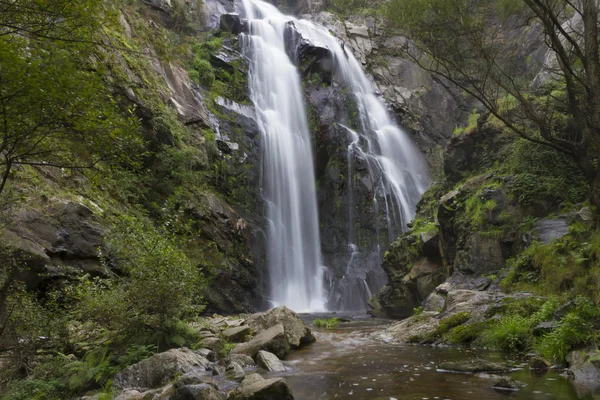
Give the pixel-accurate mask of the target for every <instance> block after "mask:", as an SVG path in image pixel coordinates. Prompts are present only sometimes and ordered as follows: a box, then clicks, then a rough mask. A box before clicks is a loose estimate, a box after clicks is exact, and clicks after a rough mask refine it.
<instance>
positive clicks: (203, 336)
mask: <svg viewBox="0 0 600 400" xmlns="http://www.w3.org/2000/svg"><path fill="white" fill-rule="evenodd" d="M198 337H199V338H200V339H206V338H213V337H216V335H215V334H214V333H213V332H212V331H200V332H198Z"/></svg>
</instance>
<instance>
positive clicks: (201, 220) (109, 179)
mask: <svg viewBox="0 0 600 400" xmlns="http://www.w3.org/2000/svg"><path fill="white" fill-rule="evenodd" d="M157 4H158V3H157ZM202 9H203V8H202V3H201V2H199V1H191V2H184V1H179V0H174V1H171V2H170V3H169V9H168V10H162V9H156V8H153V7H151V6H149V5H145V4H143V3H142V2H133V1H125V0H123V1H121V0H110V1H102V2H99V1H81V2H76V3H74V2H71V1H62V0H58V1H45V0H24V1H16V2H14V1H9V2H0V119H1V121H2V122H1V123H0V125H1V126H0V198H1V205H2V208H1V210H0V211H1V219H2V221H1V228H2V232H1V234H2V246H0V262H1V263H2V270H1V272H0V278H1V280H0V351H2V368H1V370H0V385H1V386H2V388H3V390H2V391H3V392H5V394H4V395H5V397H6V398H10V399H21V398H23V399H30V398H39V399H64V398H71V397H73V396H77V395H80V394H82V393H85V392H87V391H90V390H91V391H94V390H101V391H105V392H106V393H109V392H110V391H111V381H110V378H111V377H112V375H114V373H115V372H117V371H118V370H120V369H122V368H124V367H125V366H127V365H130V364H133V363H135V362H137V361H139V360H140V359H142V358H145V357H148V356H149V355H150V354H152V353H154V352H156V351H162V350H165V349H168V348H172V347H180V346H194V345H197V344H198V343H199V342H200V338H199V337H198V332H197V330H195V329H192V328H190V323H191V322H193V321H197V317H198V315H199V313H200V312H202V311H203V310H204V308H205V304H206V301H205V300H204V297H205V296H206V294H207V290H208V289H209V287H208V285H207V282H208V281H209V280H210V279H214V277H215V275H217V274H218V272H219V271H221V270H223V269H226V268H231V269H235V266H237V265H239V264H235V263H240V262H243V263H246V264H251V262H250V261H247V259H246V256H245V254H247V252H248V251H247V249H246V248H245V247H244V246H245V244H244V243H245V239H244V237H243V236H242V232H243V231H244V229H245V224H244V223H239V222H238V224H239V226H238V227H237V228H236V227H228V226H225V227H222V226H220V225H219V224H225V222H220V221H216V222H215V221H214V220H211V218H213V217H212V214H211V213H213V212H216V211H214V210H213V209H218V210H219V212H220V214H219V215H220V216H219V218H221V219H222V220H225V218H224V217H225V216H226V217H227V218H232V217H233V216H235V211H233V210H232V209H230V208H229V207H228V206H227V205H226V202H225V201H224V200H222V199H221V194H220V193H221V192H225V190H221V188H220V186H219V181H218V180H217V179H215V178H214V176H215V173H216V171H215V168H214V166H213V161H215V156H216V155H217V154H219V150H218V149H217V148H216V144H215V133H214V132H212V131H211V130H210V128H208V126H207V125H206V123H207V121H206V120H207V118H208V117H207V115H203V114H202V112H203V110H202V109H201V107H200V106H198V107H197V108H194V107H195V106H196V105H197V104H194V105H192V106H190V107H188V108H187V109H186V108H185V107H186V106H188V104H182V103H183V101H182V100H181V98H180V97H185V96H186V95H188V94H189V98H184V100H188V101H193V99H191V97H192V95H191V91H189V89H187V90H188V92H183V93H182V92H181V90H180V89H178V88H176V89H177V90H180V91H179V92H177V93H173V90H175V89H173V87H170V86H169V85H170V84H171V83H172V82H171V81H169V79H179V81H177V83H179V84H180V85H181V86H185V85H188V86H191V82H190V81H189V79H188V78H187V74H186V73H185V71H184V69H183V68H182V67H181V66H180V65H182V66H183V67H188V68H190V70H193V72H194V73H193V74H192V78H195V79H197V80H198V81H201V79H199V76H201V74H205V75H206V76H209V74H210V73H213V70H212V68H208V67H207V66H206V65H204V64H202V63H198V62H196V63H195V64H194V51H195V50H196V49H198V48H208V49H209V51H214V50H215V48H213V47H214V46H213V45H212V44H211V43H212V42H209V43H208V44H206V45H203V44H202V43H201V42H202V41H203V40H204V38H205V36H206V35H205V34H204V33H203V32H201V31H200V29H201V28H202V27H203V26H204V22H203V19H202ZM199 42H200V43H199ZM218 45H219V46H220V42H219V43H218ZM211 46H213V47H211ZM203 57H204V58H207V56H203ZM196 59H198V57H196ZM202 59H203V58H202ZM175 60H177V61H178V62H179V64H180V65H177V64H176V63H175ZM173 76H174V77H173ZM200 83H202V84H204V85H205V86H207V87H209V86H210V84H209V83H211V82H200ZM177 96H180V97H177ZM53 210H54V211H53ZM56 210H58V211H56ZM55 211H56V212H57V213H58V214H57V215H54V214H52V212H55ZM31 215H36V217H35V219H33V220H34V221H35V222H34V223H38V224H39V225H37V226H36V228H35V229H37V231H36V230H35V229H34V230H33V231H32V233H30V231H28V229H29V228H28V227H27V224H29V223H32V222H31V219H28V218H31ZM52 218H59V219H60V220H61V221H64V220H69V221H71V224H72V226H74V227H75V228H76V229H80V231H77V230H76V231H69V230H68V229H65V230H64V232H63V231H60V230H59V231H58V233H57V235H59V236H60V235H64V236H65V237H64V238H63V237H60V238H59V239H58V240H59V242H60V240H63V242H60V243H59V242H57V244H56V245H55V244H54V243H47V242H46V241H45V240H50V241H52V240H56V239H55V238H53V235H54V230H53V229H55V227H54V226H53V220H52ZM237 219H238V221H243V219H240V217H237ZM219 229H221V231H219ZM45 230H47V232H46V231H45ZM206 230H210V232H208V233H207V232H206ZM215 231H216V232H215ZM61 232H62V233H61ZM39 235H41V236H39ZM44 235H46V236H44ZM69 235H71V236H69ZM38 236H39V237H38ZM96 236H98V237H100V239H99V240H98V241H96ZM217 241H218V243H217ZM44 246H46V247H44ZM83 247H85V249H86V250H85V251H84V250H82V248H83ZM242 251H243V252H244V256H238V252H242ZM237 259H239V260H242V261H238V260H237ZM236 273H237V274H238V275H242V272H241V271H238V272H236ZM242 279H243V276H242V278H240V280H242ZM218 299H219V300H221V301H229V298H227V297H226V296H225V295H223V296H221V297H218ZM246 309H247V308H244V306H241V310H246ZM6 385H8V389H7V388H6ZM6 390H7V391H6ZM107 396H108V395H107ZM107 398H108V397H107Z"/></svg>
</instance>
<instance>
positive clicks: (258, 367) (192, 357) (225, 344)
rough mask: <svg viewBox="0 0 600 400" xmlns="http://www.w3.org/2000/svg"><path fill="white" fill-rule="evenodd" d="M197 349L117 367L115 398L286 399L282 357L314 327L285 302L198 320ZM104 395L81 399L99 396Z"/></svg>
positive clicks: (287, 391) (289, 396)
mask: <svg viewBox="0 0 600 400" xmlns="http://www.w3.org/2000/svg"><path fill="white" fill-rule="evenodd" d="M197 329H198V331H199V335H200V337H201V338H202V340H201V342H200V346H199V348H198V349H189V348H185V347H184V348H176V349H171V350H168V351H165V352H162V353H158V354H155V355H154V356H152V357H150V358H147V359H145V360H142V361H140V362H138V363H137V364H134V365H131V366H129V367H127V368H125V369H124V370H122V371H120V372H119V373H117V374H116V375H115V376H114V378H113V386H114V388H115V389H116V392H117V393H118V394H117V396H116V397H115V399H116V400H142V399H143V400H188V399H189V400H225V399H235V400H250V399H253V400H288V399H293V398H294V397H293V395H292V393H291V391H290V389H289V387H288V385H287V383H286V381H285V380H284V379H282V378H273V379H265V378H263V377H262V376H261V375H260V373H261V372H265V373H266V372H270V371H272V372H284V371H286V367H285V366H284V365H283V363H282V362H281V360H280V359H282V358H285V357H286V356H287V354H288V353H289V352H290V351H291V350H293V349H296V348H298V347H301V346H303V345H305V344H308V343H312V342H314V341H315V338H314V336H313V335H312V332H311V330H310V329H309V328H308V327H307V326H306V325H305V324H304V322H303V321H302V319H300V317H299V316H298V314H296V313H295V312H293V311H291V310H290V309H288V308H286V307H278V308H274V309H272V310H269V311H266V312H263V313H257V314H247V315H242V316H239V317H219V316H214V317H212V318H208V319H206V320H204V321H202V324H198V325H197ZM98 396H101V395H96V396H86V397H83V398H81V400H84V399H85V400H97V399H99V398H100V397H98Z"/></svg>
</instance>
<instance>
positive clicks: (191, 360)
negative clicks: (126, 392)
mask: <svg viewBox="0 0 600 400" xmlns="http://www.w3.org/2000/svg"><path fill="white" fill-rule="evenodd" d="M211 366H212V364H211V362H210V361H208V360H207V359H206V358H204V357H202V356H201V355H199V354H196V353H195V352H193V351H192V350H190V349H187V348H185V347H184V348H181V349H172V350H169V351H165V352H163V353H159V354H156V355H154V356H152V357H150V358H147V359H145V360H142V361H140V362H139V363H137V364H133V365H131V366H129V367H127V368H125V369H124V370H122V371H121V372H119V373H117V374H116V375H115V377H114V378H113V384H114V387H115V388H116V389H121V390H122V389H126V388H128V389H129V388H131V389H153V388H158V387H161V386H163V385H164V384H166V383H168V382H170V381H171V380H173V378H175V376H177V375H178V374H179V375H181V374H186V373H188V372H192V371H207V370H209V369H210V367H211Z"/></svg>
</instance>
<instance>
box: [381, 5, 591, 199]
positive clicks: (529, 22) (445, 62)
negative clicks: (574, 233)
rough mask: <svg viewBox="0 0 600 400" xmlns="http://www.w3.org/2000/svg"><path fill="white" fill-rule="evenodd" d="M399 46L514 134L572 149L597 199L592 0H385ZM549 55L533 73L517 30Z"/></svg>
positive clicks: (567, 149) (566, 152)
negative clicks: (402, 40)
mask: <svg viewBox="0 0 600 400" xmlns="http://www.w3.org/2000/svg"><path fill="white" fill-rule="evenodd" d="M387 11H388V12H387V13H386V15H387V16H388V21H389V22H390V23H392V24H393V25H395V26H396V27H398V28H400V29H402V30H404V32H405V33H406V34H407V36H408V37H410V38H411V41H407V42H406V44H405V45H404V46H403V51H404V52H405V53H406V54H407V55H408V56H409V57H411V58H412V59H413V60H415V61H416V62H417V63H418V64H419V65H420V66H421V67H423V68H424V69H425V70H427V71H429V72H432V73H434V74H436V75H438V76H441V77H443V78H445V79H447V80H448V81H450V82H451V83H453V84H455V85H456V86H458V87H459V88H460V89H462V90H463V91H464V92H466V93H467V94H469V95H470V96H472V97H473V98H475V99H476V100H477V101H478V102H479V103H480V104H481V105H482V106H483V107H484V108H485V109H487V110H488V111H489V113H490V114H491V115H492V116H493V118H495V120H496V121H499V122H500V123H501V124H502V125H504V126H505V127H507V128H509V129H510V130H511V131H513V132H515V133H516V134H518V135H519V136H521V137H523V138H525V139H527V140H530V141H533V142H536V143H541V144H544V145H547V146H550V147H552V148H554V149H556V150H557V151H560V152H562V153H565V154H568V155H569V156H571V157H572V158H573V159H574V160H575V162H576V163H577V165H578V166H579V168H580V169H581V171H582V173H583V174H584V175H585V177H586V179H587V180H588V182H589V184H590V188H591V189H590V200H591V202H592V203H593V204H595V205H600V167H599V165H598V160H599V158H600V57H599V52H598V44H599V43H598V13H599V6H598V2H597V1H596V0H484V1H481V0H391V2H390V3H389V4H388V10H387ZM532 31H533V32H534V34H535V32H536V31H537V32H539V35H540V37H543V42H544V43H545V45H546V46H547V48H548V49H549V54H550V55H551V56H552V57H550V58H549V59H548V62H546V63H545V64H544V65H543V66H542V73H541V74H539V75H537V77H536V78H535V79H532V78H533V76H530V75H529V74H528V72H530V71H531V68H528V66H527V63H528V62H529V61H530V59H529V58H528V54H524V51H523V48H522V44H523V38H524V36H525V35H527V34H530V33H531V32H532Z"/></svg>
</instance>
